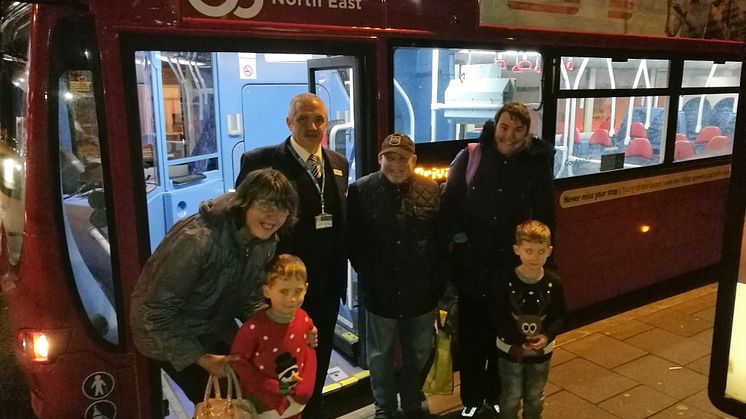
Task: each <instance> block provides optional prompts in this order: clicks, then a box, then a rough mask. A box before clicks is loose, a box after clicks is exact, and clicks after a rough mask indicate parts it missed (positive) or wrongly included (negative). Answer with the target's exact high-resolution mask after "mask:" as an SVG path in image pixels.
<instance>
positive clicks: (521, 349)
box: [492, 220, 565, 419]
mask: <svg viewBox="0 0 746 419" xmlns="http://www.w3.org/2000/svg"><path fill="white" fill-rule="evenodd" d="M513 250H514V251H515V253H516V254H517V255H518V256H519V257H520V259H521V264H520V265H519V266H518V267H516V268H515V269H513V270H512V271H510V272H506V273H504V275H502V276H501V278H500V280H499V281H496V283H495V287H496V289H495V290H493V296H494V297H495V299H496V304H494V305H493V306H492V307H493V310H492V315H493V318H494V321H495V322H496V325H497V341H496V344H497V349H498V354H499V355H500V358H499V360H498V371H499V374H500V383H501V385H502V391H501V394H500V411H501V412H500V417H501V418H504V419H516V418H518V410H519V409H520V407H521V401H523V418H524V419H539V418H541V412H542V410H543V405H542V399H543V397H542V396H543V393H544V385H545V384H546V382H547V377H548V376H549V360H550V358H551V356H552V349H553V348H554V338H555V336H556V335H557V334H558V333H559V332H560V329H561V327H562V323H563V321H564V318H565V301H564V296H563V293H562V284H561V283H560V279H559V277H558V276H557V275H556V274H554V273H552V272H550V271H548V270H545V269H544V264H545V263H546V261H547V258H548V257H549V255H550V254H551V253H552V246H551V236H550V232H549V227H547V226H546V225H545V224H543V223H541V222H539V221H536V220H529V221H526V222H524V223H522V224H521V225H519V226H518V227H517V228H516V235H515V245H513Z"/></svg>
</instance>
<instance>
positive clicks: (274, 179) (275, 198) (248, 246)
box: [130, 169, 298, 403]
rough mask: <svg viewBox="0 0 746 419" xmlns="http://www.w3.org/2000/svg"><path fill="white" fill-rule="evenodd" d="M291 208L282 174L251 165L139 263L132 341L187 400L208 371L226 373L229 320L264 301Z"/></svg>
mask: <svg viewBox="0 0 746 419" xmlns="http://www.w3.org/2000/svg"><path fill="white" fill-rule="evenodd" d="M297 208H298V195H297V194H296V192H295V189H294V188H293V186H292V185H291V184H290V182H289V181H288V179H287V178H286V177H285V176H284V175H283V174H282V173H280V172H278V171H276V170H269V169H268V170H258V171H256V172H253V173H251V174H250V175H249V176H247V177H246V179H245V180H244V182H243V183H241V184H240V185H239V186H238V188H237V189H236V191H235V192H228V193H226V194H223V195H220V196H219V197H217V198H215V199H212V200H209V201H204V202H202V203H201V204H200V208H199V212H198V213H197V214H194V215H192V216H189V217H186V218H184V219H183V220H181V221H179V222H178V223H176V224H174V226H173V227H172V228H171V230H170V231H169V232H168V234H167V235H166V237H165V238H164V239H163V241H162V242H161V244H160V245H158V247H157V248H156V249H155V252H154V253H153V255H152V256H151V257H150V258H149V259H148V261H147V263H146V264H145V267H144V268H143V270H142V273H141V274H140V278H139V280H138V282H137V285H135V291H134V292H133V294H132V302H131V307H132V312H131V315H130V325H131V328H132V337H133V340H134V342H135V346H136V347H137V349H138V350H139V351H140V352H141V353H142V354H143V355H145V356H147V357H148V358H151V359H153V360H155V361H157V364H158V365H159V366H160V367H161V368H163V369H164V370H165V371H166V372H167V373H168V374H169V375H170V376H171V378H173V379H174V381H176V383H177V384H179V386H180V387H181V388H182V390H184V393H185V394H186V395H187V397H189V399H190V400H191V401H192V402H194V403H197V402H199V401H202V399H203V398H204V393H205V386H206V385H207V379H208V377H209V375H210V374H213V375H216V376H219V377H223V376H224V375H225V372H224V367H225V365H226V362H228V361H231V360H232V359H231V358H230V357H226V356H224V354H226V353H228V350H229V349H230V344H231V342H232V341H233V337H234V336H235V334H236V332H237V331H238V327H237V326H236V322H235V320H234V319H236V318H238V319H240V320H242V321H243V320H246V319H247V318H248V317H249V316H251V315H252V314H254V313H255V312H256V311H258V310H259V309H261V308H264V307H266V303H265V300H264V296H263V293H262V286H263V285H264V267H265V265H266V264H267V262H268V261H269V260H270V259H271V258H272V256H273V255H274V253H275V247H276V246H277V242H278V238H277V234H276V232H277V231H278V230H279V229H282V228H289V227H291V226H292V225H293V223H294V221H295V216H296V213H297Z"/></svg>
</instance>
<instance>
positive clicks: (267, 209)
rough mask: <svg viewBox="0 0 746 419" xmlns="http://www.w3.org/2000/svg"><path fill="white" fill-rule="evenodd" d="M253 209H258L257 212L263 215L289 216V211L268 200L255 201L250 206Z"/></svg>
mask: <svg viewBox="0 0 746 419" xmlns="http://www.w3.org/2000/svg"><path fill="white" fill-rule="evenodd" d="M251 205H252V206H253V207H254V208H256V209H258V210H259V211H261V212H263V213H265V214H270V213H273V214H280V215H284V216H287V215H288V214H290V210H289V209H287V208H285V207H283V206H280V205H277V203H275V202H274V201H270V200H268V199H257V200H255V201H254V202H253V203H252V204H251Z"/></svg>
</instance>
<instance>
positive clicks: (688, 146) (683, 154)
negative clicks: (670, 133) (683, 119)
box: [673, 134, 696, 161]
mask: <svg viewBox="0 0 746 419" xmlns="http://www.w3.org/2000/svg"><path fill="white" fill-rule="evenodd" d="M677 135H678V134H677ZM694 156H696V153H695V152H694V146H693V145H692V143H690V142H689V141H686V140H677V141H676V143H675V144H674V151H673V160H674V161H682V160H688V159H691V158H692V157H694Z"/></svg>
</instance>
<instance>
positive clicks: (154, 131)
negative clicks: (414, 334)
mask: <svg viewBox="0 0 746 419" xmlns="http://www.w3.org/2000/svg"><path fill="white" fill-rule="evenodd" d="M586 3H588V2H580V1H577V0H566V1H556V0H552V1H548V0H521V1H516V0H481V1H478V0H463V1H451V0H430V1H427V2H423V1H415V0H411V1H409V0H408V1H399V2H390V1H383V0H253V1H251V0H69V1H63V0H44V1H38V2H4V3H2V6H0V7H2V20H1V21H0V53H2V59H1V60H0V144H1V145H0V156H1V157H2V170H1V171H0V176H2V180H0V216H1V217H2V233H3V235H2V247H1V251H2V252H1V253H2V257H1V258H0V261H1V262H0V268H1V270H0V274H2V276H1V277H0V285H1V287H2V290H3V298H4V300H5V301H6V303H7V305H8V310H9V313H10V317H11V324H12V330H13V332H14V338H15V339H16V342H17V352H18V356H19V359H20V360H21V364H22V367H23V369H24V371H25V372H26V374H27V376H28V379H29V384H30V387H31V395H32V404H33V409H34V411H35V413H36V414H37V415H38V416H39V417H43V418H70V417H79V416H81V415H82V416H84V417H93V416H95V415H96V414H98V415H104V416H107V417H113V416H114V415H116V416H118V417H125V418H138V417H139V418H149V417H158V416H161V415H162V414H163V413H164V412H163V403H162V400H163V399H164V398H165V399H166V400H168V401H169V406H170V407H171V409H170V413H171V414H173V415H176V417H189V415H190V412H189V409H190V407H189V406H184V405H183V404H181V403H180V402H179V401H180V399H181V398H180V397H179V395H178V388H175V387H174V385H173V383H172V382H170V380H169V379H168V377H167V376H165V375H164V374H162V373H161V372H160V371H153V369H152V368H150V367H149V365H148V362H147V360H146V359H145V358H144V357H143V356H141V355H140V354H138V353H137V351H136V350H135V348H134V345H133V343H132V337H131V335H130V333H129V330H128V318H129V313H130V301H129V296H130V294H131V292H132V290H133V288H134V286H135V284H136V282H137V280H138V276H139V273H140V270H141V268H142V266H143V265H144V263H145V261H146V260H147V258H148V256H149V255H150V253H151V252H152V250H153V249H154V248H155V247H156V246H157V245H158V243H159V242H160V240H161V239H162V238H163V237H164V235H165V233H166V232H167V231H168V229H169V228H170V227H171V226H172V225H173V224H174V223H175V222H177V221H178V220H179V219H181V218H183V217H185V216H187V215H189V214H192V213H194V212H195V211H196V210H197V205H198V203H199V202H200V201H201V200H204V199H209V198H211V197H214V196H216V195H218V194H220V193H223V192H225V191H228V190H230V189H231V188H233V186H234V183H235V177H236V175H237V173H238V170H239V159H240V156H241V154H242V153H243V152H244V151H247V150H251V149H253V148H255V147H259V146H263V145H268V144H274V143H277V142H279V141H281V140H282V139H284V138H285V137H286V136H287V135H288V132H287V128H286V126H285V122H284V118H285V114H286V112H287V104H288V102H289V99H290V98H291V97H292V96H294V95H296V94H298V93H301V92H306V91H311V92H314V93H316V94H317V95H319V96H320V97H321V98H322V99H323V100H324V101H325V103H326V104H327V107H328V109H329V119H330V123H329V129H328V132H327V135H326V139H325V146H326V147H328V148H330V149H334V150H337V151H338V152H340V153H342V154H344V155H345V156H346V157H347V159H348V160H349V162H350V167H351V170H350V178H349V181H354V180H355V179H356V178H357V177H359V176H362V175H364V174H367V173H370V172H372V171H374V170H376V153H377V150H378V146H379V144H380V142H381V140H382V139H383V138H384V137H385V136H386V135H387V134H389V133H392V132H401V133H404V134H407V135H409V136H410V137H412V138H413V139H414V140H415V141H416V143H417V154H418V156H419V160H418V161H419V164H420V166H419V167H418V172H419V173H421V174H422V175H425V176H431V177H433V178H436V179H444V177H445V174H446V173H447V168H448V164H449V162H450V161H451V159H452V158H453V157H454V156H455V154H456V153H457V152H458V151H459V150H460V149H463V148H464V147H465V145H466V143H467V142H469V141H475V139H476V138H477V137H478V136H479V134H480V132H481V128H482V125H483V124H484V122H485V121H486V120H487V119H489V118H491V117H493V116H494V114H495V111H496V110H497V109H498V108H499V107H500V106H501V105H502V104H503V103H504V102H506V101H509V100H519V101H522V102H524V103H526V104H527V105H528V106H529V108H530V109H531V112H532V121H533V123H532V125H531V129H532V133H533V134H534V135H536V136H538V137H541V138H543V139H544V140H545V141H549V142H550V143H553V144H554V145H555V149H556V154H555V167H554V171H555V177H556V181H555V186H556V188H557V192H558V193H557V201H556V205H557V213H558V222H557V231H556V232H555V233H556V234H555V236H556V243H555V244H556V246H555V247H556V249H557V250H556V254H555V257H556V260H555V262H556V265H557V267H558V269H559V273H560V274H561V275H562V277H563V278H564V286H565V292H566V298H567V305H568V307H569V309H570V310H571V311H579V310H583V309H588V308H591V307H597V306H598V305H600V304H603V305H606V306H609V305H613V304H614V302H615V301H617V299H618V298H620V297H621V296H624V295H628V294H629V293H632V292H636V291H639V290H646V289H648V287H652V286H656V287H664V288H665V287H670V288H671V289H675V288H676V287H677V286H678V285H680V284H681V283H682V281H683V279H682V278H684V277H686V276H687V275H691V274H692V273H697V274H700V275H703V272H707V269H708V268H710V267H712V266H714V265H715V264H717V263H718V262H719V260H720V257H721V246H722V238H723V228H724V227H723V226H724V219H725V197H726V192H727V189H728V178H729V174H730V161H731V160H730V159H731V157H730V154H731V150H732V147H733V144H734V142H742V141H743V138H742V137H743V130H741V131H740V133H739V130H737V129H736V128H737V126H738V124H739V123H741V121H739V120H738V118H736V115H738V114H742V113H739V100H738V99H739V95H740V91H741V85H742V61H743V39H744V31H746V28H745V27H744V22H743V14H742V10H746V8H744V6H745V4H744V3H746V2H744V1H743V0H732V1H729V2H719V3H718V6H717V7H718V8H719V9H718V10H717V12H718V13H709V12H708V13H707V14H706V15H702V16H696V17H697V18H696V19H694V17H695V15H696V13H695V12H696V11H687V10H684V7H683V6H682V5H680V4H679V2H659V1H653V0H649V1H637V2H632V1H612V0H609V1H600V2H596V3H594V4H591V5H588V4H586ZM683 3H684V2H682V4H683ZM721 3H722V4H721ZM713 7H714V6H713ZM703 22H704V23H703ZM712 279H713V280H714V278H712ZM360 315H361V313H360V310H359V305H358V299H357V292H356V277H355V273H354V271H352V270H351V269H350V271H349V287H348V296H347V299H346V303H345V304H344V306H343V307H342V309H341V312H340V316H339V322H338V326H337V330H336V331H335V332H336V333H335V335H336V339H337V340H336V341H335V344H336V347H337V349H338V351H339V353H340V354H341V355H338V354H335V358H334V360H333V362H332V368H331V369H330V371H329V374H328V376H327V385H326V386H325V389H324V391H325V393H327V394H329V393H331V392H334V391H343V389H344V388H345V387H348V388H349V387H350V386H355V385H356V384H357V383H359V382H361V380H364V379H365V376H366V371H365V369H364V367H365V359H364V358H365V357H364V353H362V352H363V351H361V347H362V346H363V345H361V344H360V342H359V339H360V338H361V337H362V334H361V333H360V322H359V316H360ZM340 389H341V390H340ZM179 415H182V416H179Z"/></svg>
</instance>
